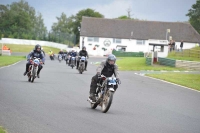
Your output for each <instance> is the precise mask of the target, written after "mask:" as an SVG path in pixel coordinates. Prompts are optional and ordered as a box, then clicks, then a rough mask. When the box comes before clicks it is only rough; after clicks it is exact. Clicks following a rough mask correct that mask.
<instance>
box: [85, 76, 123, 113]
mask: <svg viewBox="0 0 200 133" xmlns="http://www.w3.org/2000/svg"><path fill="white" fill-rule="evenodd" d="M118 84H120V83H119V81H117V79H116V78H114V77H105V76H104V75H101V77H100V79H99V82H98V83H97V89H96V94H95V97H96V102H92V101H91V100H90V99H89V98H88V101H89V102H90V104H91V108H92V109H95V108H96V107H97V106H98V105H99V106H101V110H102V112H103V113H106V112H107V111H108V110H109V108H110V106H111V104H112V100H113V95H114V93H115V91H116V88H117V86H118Z"/></svg>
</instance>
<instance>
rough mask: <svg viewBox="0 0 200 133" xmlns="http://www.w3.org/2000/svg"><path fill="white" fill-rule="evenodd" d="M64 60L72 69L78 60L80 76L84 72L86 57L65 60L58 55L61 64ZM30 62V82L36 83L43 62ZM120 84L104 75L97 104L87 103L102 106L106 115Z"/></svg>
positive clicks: (99, 87)
mask: <svg viewBox="0 0 200 133" xmlns="http://www.w3.org/2000/svg"><path fill="white" fill-rule="evenodd" d="M54 58H55V56H52V57H51V56H50V59H52V60H54ZM70 58H71V63H70V64H69V60H70ZM63 59H64V60H65V61H66V64H68V65H69V66H70V67H71V68H72V69H73V68H74V67H75V65H76V60H79V61H80V62H79V67H78V71H79V73H80V74H82V73H83V72H84V70H85V61H86V57H84V56H81V57H80V56H78V57H77V58H76V57H70V56H65V58H63V56H62V55H58V60H59V62H61V60H63ZM30 62H31V65H30V66H29V72H28V73H27V76H28V81H29V82H34V79H35V78H36V77H37V70H38V66H39V64H40V63H41V61H40V59H39V58H33V59H31V60H30ZM118 84H120V82H119V81H117V79H116V78H114V77H105V76H104V75H101V77H99V80H98V83H97V88H96V94H95V98H96V102H92V101H91V100H90V99H89V98H88V99H87V101H89V103H90V104H91V108H92V109H95V108H96V107H97V106H101V110H102V112H103V113H106V112H107V111H108V110H109V108H110V106H111V104H112V100H113V95H114V92H115V91H116V88H117V87H116V86H118Z"/></svg>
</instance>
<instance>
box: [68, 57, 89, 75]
mask: <svg viewBox="0 0 200 133" xmlns="http://www.w3.org/2000/svg"><path fill="white" fill-rule="evenodd" d="M70 58H71V62H70ZM78 60H79V66H78V71H79V73H80V74H82V73H83V72H84V71H85V62H86V57H85V56H78V57H71V56H68V57H67V59H66V64H67V65H69V66H70V67H71V68H72V69H73V68H74V67H75V66H76V61H78Z"/></svg>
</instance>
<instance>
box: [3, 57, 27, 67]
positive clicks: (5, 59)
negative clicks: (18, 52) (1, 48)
mask: <svg viewBox="0 0 200 133" xmlns="http://www.w3.org/2000/svg"><path fill="white" fill-rule="evenodd" d="M25 59H26V58H25V56H0V67H2V66H7V65H11V64H13V63H16V62H18V61H21V60H25Z"/></svg>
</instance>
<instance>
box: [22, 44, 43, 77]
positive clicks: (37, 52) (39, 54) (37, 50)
mask: <svg viewBox="0 0 200 133" xmlns="http://www.w3.org/2000/svg"><path fill="white" fill-rule="evenodd" d="M33 57H36V58H40V59H41V60H42V63H43V64H44V61H45V58H44V55H43V53H42V52H41V46H40V45H39V44H37V45H35V49H34V50H33V51H32V52H31V53H29V54H28V56H27V60H28V62H27V63H26V71H25V72H24V76H25V75H26V74H27V73H28V68H29V66H30V65H31V62H30V59H31V58H33ZM42 68H43V66H42V65H41V64H39V66H38V71H37V77H38V78H40V75H39V74H40V71H41V69H42Z"/></svg>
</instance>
